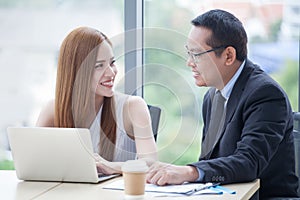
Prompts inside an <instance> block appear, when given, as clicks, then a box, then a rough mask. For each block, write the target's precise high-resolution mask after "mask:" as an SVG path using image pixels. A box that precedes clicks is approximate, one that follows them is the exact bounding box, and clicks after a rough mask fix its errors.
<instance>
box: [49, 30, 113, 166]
mask: <svg viewBox="0 0 300 200" xmlns="http://www.w3.org/2000/svg"><path fill="white" fill-rule="evenodd" d="M104 40H106V41H107V42H108V43H109V44H110V45H112V44H111V42H110V41H109V39H108V38H107V37H106V36H105V35H104V34H103V33H101V32H99V31H97V30H95V29H92V28H89V27H80V28H77V29H75V30H73V31H72V32H71V33H69V35H68V36H67V37H66V38H65V39H64V41H63V43H62V45H61V48H60V52H59V58H58V68H57V78H56V91H55V117H54V126H55V127H65V128H74V127H76V128H89V127H90V126H91V124H92V122H93V120H94V119H95V117H96V114H97V111H96V108H95V93H94V92H93V89H92V82H91V80H92V76H93V73H94V69H95V64H96V58H97V53H98V49H99V45H100V44H101V43H102V42H103V41H104ZM100 127H101V128H100V133H99V134H100V141H99V154H100V155H101V156H102V157H104V158H105V159H107V160H110V161H111V160H112V159H113V154H114V148H115V143H116V121H115V105H114V99H113V97H105V98H104V102H103V106H102V115H101V122H100Z"/></svg>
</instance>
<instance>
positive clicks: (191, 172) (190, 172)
mask: <svg viewBox="0 0 300 200" xmlns="http://www.w3.org/2000/svg"><path fill="white" fill-rule="evenodd" d="M186 167H187V177H188V180H187V181H188V182H195V181H197V180H198V178H199V175H200V174H199V172H198V170H197V168H196V167H194V166H186Z"/></svg>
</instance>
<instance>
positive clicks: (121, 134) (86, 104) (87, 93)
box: [37, 27, 157, 174]
mask: <svg viewBox="0 0 300 200" xmlns="http://www.w3.org/2000/svg"><path fill="white" fill-rule="evenodd" d="M116 74H117V68H116V66H115V60H114V55H113V51H112V44H111V42H110V40H109V39H108V38H107V37H106V36H105V35H104V34H103V33H101V32H99V31H97V30H95V29H92V28H89V27H79V28H77V29H75V30H73V31H72V32H71V33H69V35H68V36H67V37H66V38H65V39H64V41H63V43H62V45H61V48H60V54H59V59H58V69H57V78H56V93H55V100H52V101H50V102H49V103H48V105H47V106H46V107H45V108H44V109H43V110H42V111H41V113H40V115H39V118H38V121H37V126H46V127H66V128H74V127H76V128H89V129H90V132H91V138H92V142H93V148H94V153H96V155H97V156H96V159H97V161H98V162H97V167H98V170H99V171H101V172H103V173H105V174H111V173H119V172H120V166H121V165H122V162H123V161H126V160H132V159H135V158H139V159H146V160H147V161H148V162H147V163H148V164H151V163H152V161H155V160H156V159H157V152H156V145H155V141H154V138H153V133H152V128H151V118H150V114H149V111H148V107H147V105H146V103H145V101H144V100H143V99H142V98H140V97H137V96H130V95H125V94H120V93H116V92H114V91H113V86H114V80H115V76H116ZM98 154H99V155H100V156H99V155H98Z"/></svg>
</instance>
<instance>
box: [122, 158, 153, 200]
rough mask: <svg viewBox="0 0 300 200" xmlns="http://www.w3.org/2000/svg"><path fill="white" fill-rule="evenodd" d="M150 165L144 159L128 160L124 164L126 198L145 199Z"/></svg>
mask: <svg viewBox="0 0 300 200" xmlns="http://www.w3.org/2000/svg"><path fill="white" fill-rule="evenodd" d="M147 171H148V166H147V164H146V162H145V161H143V160H128V161H126V162H125V163H124V164H123V166H122V173H123V178H124V192H125V199H143V197H144V194H145V183H146V173H147Z"/></svg>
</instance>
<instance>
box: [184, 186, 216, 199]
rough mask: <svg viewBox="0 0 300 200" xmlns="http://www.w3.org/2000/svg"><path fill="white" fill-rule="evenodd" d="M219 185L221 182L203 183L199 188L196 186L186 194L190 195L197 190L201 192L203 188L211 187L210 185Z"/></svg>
mask: <svg viewBox="0 0 300 200" xmlns="http://www.w3.org/2000/svg"><path fill="white" fill-rule="evenodd" d="M218 185H220V183H206V184H205V185H201V186H199V187H197V188H194V189H192V190H190V191H188V192H187V193H185V194H186V195H188V196H189V195H192V194H194V193H196V192H199V191H201V190H205V189H209V188H210V187H215V186H218Z"/></svg>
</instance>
